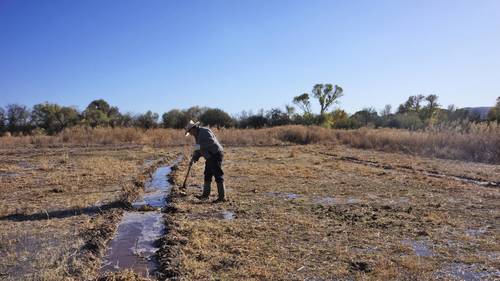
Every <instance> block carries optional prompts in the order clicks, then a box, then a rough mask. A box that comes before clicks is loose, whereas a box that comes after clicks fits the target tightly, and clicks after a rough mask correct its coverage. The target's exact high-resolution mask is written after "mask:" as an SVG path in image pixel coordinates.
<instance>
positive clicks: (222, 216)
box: [187, 211, 236, 221]
mask: <svg viewBox="0 0 500 281" xmlns="http://www.w3.org/2000/svg"><path fill="white" fill-rule="evenodd" d="M187 216H188V217H189V218H190V219H219V220H229V221H230V220H234V219H235V218H236V215H235V214H234V212H232V211H221V212H206V213H193V214H188V215H187Z"/></svg>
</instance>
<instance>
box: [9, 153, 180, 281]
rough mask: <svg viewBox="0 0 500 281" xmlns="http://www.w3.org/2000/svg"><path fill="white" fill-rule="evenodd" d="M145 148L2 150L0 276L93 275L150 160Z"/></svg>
mask: <svg viewBox="0 0 500 281" xmlns="http://www.w3.org/2000/svg"><path fill="white" fill-rule="evenodd" d="M172 151H174V150H169V151H168V152H167V151H165V150H159V149H152V148H150V147H144V146H96V147H68V148H52V149H48V148H47V149H21V148H19V149H2V150H1V153H0V155H1V156H0V190H1V192H0V202H1V204H0V280H92V279H94V278H96V276H97V271H98V269H99V267H100V266H101V265H100V257H101V256H102V253H103V251H104V250H105V247H106V242H107V241H108V240H109V239H110V238H111V237H112V235H113V232H114V230H115V228H116V224H117V222H118V221H119V219H120V216H121V214H122V212H123V210H124V209H126V208H127V205H128V203H129V202H130V200H132V198H134V197H135V196H137V194H138V193H140V192H141V190H142V185H143V183H144V181H145V180H146V179H147V177H148V176H149V172H150V171H151V170H152V169H153V168H154V166H155V165H156V164H157V163H156V162H155V161H145V160H147V159H150V160H155V159H165V161H168V160H169V159H172V158H173V157H174V154H175V153H174V152H172Z"/></svg>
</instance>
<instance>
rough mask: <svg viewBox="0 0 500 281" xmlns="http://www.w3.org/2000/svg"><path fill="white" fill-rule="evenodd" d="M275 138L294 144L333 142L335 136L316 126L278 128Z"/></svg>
mask: <svg viewBox="0 0 500 281" xmlns="http://www.w3.org/2000/svg"><path fill="white" fill-rule="evenodd" d="M277 136H278V139H280V140H281V141H284V142H288V143H295V144H311V143H320V142H321V143H331V142H335V135H334V134H333V131H332V130H329V129H325V128H321V127H316V126H310V127H304V126H286V127H280V128H279V132H278V134H277Z"/></svg>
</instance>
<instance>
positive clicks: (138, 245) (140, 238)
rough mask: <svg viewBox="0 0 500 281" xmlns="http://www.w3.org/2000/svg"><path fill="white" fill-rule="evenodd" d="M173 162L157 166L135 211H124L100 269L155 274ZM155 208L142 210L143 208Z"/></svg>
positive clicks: (147, 275)
mask: <svg viewBox="0 0 500 281" xmlns="http://www.w3.org/2000/svg"><path fill="white" fill-rule="evenodd" d="M171 171H172V169H171V167H170V166H164V167H160V168H158V169H157V170H156V171H155V173H154V174H153V176H152V178H151V180H150V181H148V182H147V183H146V186H145V192H144V195H143V196H142V197H141V198H139V199H138V200H137V201H135V202H134V203H133V204H132V206H133V207H134V209H135V210H134V211H128V212H125V214H124V215H123V218H122V221H121V222H120V224H119V225H118V230H117V233H116V235H115V237H114V238H113V240H111V242H110V243H109V246H108V249H107V251H106V255H105V257H104V261H103V266H102V268H101V272H106V271H119V270H124V269H130V270H132V271H134V272H136V273H137V274H139V275H140V276H142V277H152V276H154V272H155V271H156V270H157V269H158V264H157V261H156V260H155V253H156V251H157V250H158V249H159V248H158V245H157V241H158V239H160V238H161V236H162V235H163V234H164V233H165V225H164V223H163V215H162V213H161V208H163V207H165V206H166V205H167V196H168V194H169V193H170V190H171V188H172V187H171V185H170V183H169V182H168V178H167V177H168V175H169V174H170V172H171ZM145 209H149V210H153V211H149V212H142V211H141V210H145Z"/></svg>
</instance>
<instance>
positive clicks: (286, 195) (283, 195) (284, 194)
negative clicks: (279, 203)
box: [266, 192, 302, 200]
mask: <svg viewBox="0 0 500 281" xmlns="http://www.w3.org/2000/svg"><path fill="white" fill-rule="evenodd" d="M266 195H268V196H271V197H280V198H284V199H291V200H293V199H298V198H300V197H302V195H300V194H296V193H289V192H266Z"/></svg>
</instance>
